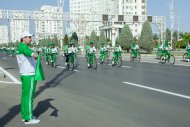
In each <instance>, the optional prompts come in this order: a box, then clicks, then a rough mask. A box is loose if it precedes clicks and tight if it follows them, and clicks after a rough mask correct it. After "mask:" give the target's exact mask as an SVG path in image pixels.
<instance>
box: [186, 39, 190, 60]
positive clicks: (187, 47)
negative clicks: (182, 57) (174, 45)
mask: <svg viewBox="0 0 190 127" xmlns="http://www.w3.org/2000/svg"><path fill="white" fill-rule="evenodd" d="M185 49H186V51H187V57H188V59H187V62H189V61H190V41H189V42H188V43H187V45H186V48H185Z"/></svg>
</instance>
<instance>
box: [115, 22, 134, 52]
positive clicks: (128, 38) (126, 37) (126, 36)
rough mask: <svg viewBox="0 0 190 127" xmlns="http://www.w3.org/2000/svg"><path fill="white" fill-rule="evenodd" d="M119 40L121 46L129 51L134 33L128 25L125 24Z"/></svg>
mask: <svg viewBox="0 0 190 127" xmlns="http://www.w3.org/2000/svg"><path fill="white" fill-rule="evenodd" d="M118 41H119V44H120V45H121V47H122V48H123V49H124V50H127V52H129V49H130V48H131V44H132V42H133V34H132V32H131V30H130V28H129V26H128V25H124V27H123V29H122V30H121V34H120V35H119V39H118Z"/></svg>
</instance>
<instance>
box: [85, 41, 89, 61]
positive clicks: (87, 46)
mask: <svg viewBox="0 0 190 127" xmlns="http://www.w3.org/2000/svg"><path fill="white" fill-rule="evenodd" d="M89 49H90V44H89V43H88V44H87V45H86V47H85V50H86V54H85V56H86V58H87V57H88V50H89Z"/></svg>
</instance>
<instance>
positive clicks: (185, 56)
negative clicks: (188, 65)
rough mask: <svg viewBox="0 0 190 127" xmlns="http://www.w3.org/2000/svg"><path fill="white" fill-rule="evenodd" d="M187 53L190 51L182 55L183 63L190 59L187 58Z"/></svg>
mask: <svg viewBox="0 0 190 127" xmlns="http://www.w3.org/2000/svg"><path fill="white" fill-rule="evenodd" d="M188 52H190V49H189V50H187V52H186V53H184V54H183V61H185V62H188V61H189V59H190V58H189V56H188Z"/></svg>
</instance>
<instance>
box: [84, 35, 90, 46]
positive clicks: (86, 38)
mask: <svg viewBox="0 0 190 127" xmlns="http://www.w3.org/2000/svg"><path fill="white" fill-rule="evenodd" d="M89 40H90V37H89V36H87V35H85V37H84V45H85V46H86V45H88V42H89Z"/></svg>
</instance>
